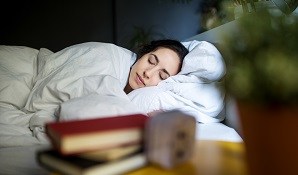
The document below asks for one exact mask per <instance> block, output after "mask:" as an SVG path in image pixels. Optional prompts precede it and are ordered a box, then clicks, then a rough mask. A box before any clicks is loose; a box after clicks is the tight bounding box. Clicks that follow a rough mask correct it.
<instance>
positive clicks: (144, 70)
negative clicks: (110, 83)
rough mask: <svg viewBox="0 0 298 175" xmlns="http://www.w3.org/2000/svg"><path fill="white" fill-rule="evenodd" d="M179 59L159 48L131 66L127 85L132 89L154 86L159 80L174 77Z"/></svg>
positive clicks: (174, 54) (173, 53)
mask: <svg viewBox="0 0 298 175" xmlns="http://www.w3.org/2000/svg"><path fill="white" fill-rule="evenodd" d="M179 65H180V59H179V57H178V55H177V54H176V52H174V51H173V50H171V49H168V48H163V47H160V48H158V49H157V50H155V51H152V52H150V53H147V54H145V55H143V56H142V57H141V58H140V59H138V61H137V62H136V63H135V64H134V65H133V66H132V68H131V71H130V74H129V79H128V83H129V85H130V87H131V88H132V89H138V88H141V87H145V86H156V85H157V84H158V83H159V82H160V81H161V80H165V79H167V78H168V77H169V76H172V75H176V74H177V73H178V71H179V67H180V66H179Z"/></svg>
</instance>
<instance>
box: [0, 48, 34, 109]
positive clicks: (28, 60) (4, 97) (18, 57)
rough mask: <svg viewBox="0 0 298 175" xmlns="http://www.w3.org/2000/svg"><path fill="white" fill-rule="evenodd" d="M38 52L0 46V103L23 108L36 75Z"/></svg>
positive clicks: (31, 49) (29, 49)
mask: <svg viewBox="0 0 298 175" xmlns="http://www.w3.org/2000/svg"><path fill="white" fill-rule="evenodd" d="M37 54H38V50H36V49H33V48H29V47H25V46H6V45H1V46H0V82H1V83H0V102H2V103H7V104H11V105H14V106H15V107H17V108H19V109H20V108H22V107H24V105H25V103H26V100H27V98H28V95H29V93H30V91H31V89H32V87H33V83H34V81H33V79H34V77H35V76H36V74H37V66H36V65H37V64H36V60H37Z"/></svg>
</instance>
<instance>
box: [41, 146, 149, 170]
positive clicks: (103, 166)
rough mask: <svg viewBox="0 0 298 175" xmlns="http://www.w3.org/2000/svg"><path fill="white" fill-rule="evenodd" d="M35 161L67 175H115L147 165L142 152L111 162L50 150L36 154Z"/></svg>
mask: <svg viewBox="0 0 298 175" xmlns="http://www.w3.org/2000/svg"><path fill="white" fill-rule="evenodd" d="M37 161H38V162H39V164H40V165H41V166H43V167H45V168H46V169H48V170H50V171H53V172H56V173H62V174H67V175H97V174H101V175H116V174H123V173H126V172H129V171H132V170H135V169H138V168H141V167H143V166H145V165H146V164H147V159H146V156H145V154H144V152H142V151H138V152H135V153H133V154H130V155H128V156H126V157H123V158H121V159H116V160H113V161H100V160H93V159H86V158H83V157H79V156H76V155H68V156H63V155H61V154H60V153H59V152H58V151H57V150H53V149H50V150H43V151H39V152H37Z"/></svg>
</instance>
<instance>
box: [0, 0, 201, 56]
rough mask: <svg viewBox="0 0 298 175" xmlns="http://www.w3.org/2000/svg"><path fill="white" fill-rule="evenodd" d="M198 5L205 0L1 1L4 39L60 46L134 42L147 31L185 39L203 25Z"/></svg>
mask: <svg viewBox="0 0 298 175" xmlns="http://www.w3.org/2000/svg"><path fill="white" fill-rule="evenodd" d="M199 6H200V0H192V1H190V2H189V3H182V2H173V1H169V0H168V1H167V0H150V1H148V0H147V1H146V0H81V1H76V0H73V1H71V0H67V1H62V0H61V1H55V0H52V1H51V0H40V1H37V0H22V1H18V0H9V1H8V0H7V1H6V2H5V1H1V12H0V13H1V14H0V15H1V16H0V17H1V26H0V44H2V45H23V46H29V47H33V48H36V49H39V48H41V47H44V48H48V49H50V50H52V51H59V50H61V49H63V48H65V47H67V46H70V45H73V44H77V43H82V42H88V41H98V42H111V43H114V44H117V45H120V46H123V47H126V48H129V47H131V40H133V39H134V38H142V36H145V37H147V38H148V37H149V38H154V39H159V38H171V39H177V40H180V41H183V40H185V39H187V38H189V37H191V36H193V35H196V34H198V31H200V13H199ZM142 32H143V33H142ZM140 33H142V35H141V36H140ZM138 34H139V35H138Z"/></svg>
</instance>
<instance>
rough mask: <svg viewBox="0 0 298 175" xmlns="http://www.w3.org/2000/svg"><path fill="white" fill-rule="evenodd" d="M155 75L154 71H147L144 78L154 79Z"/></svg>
mask: <svg viewBox="0 0 298 175" xmlns="http://www.w3.org/2000/svg"><path fill="white" fill-rule="evenodd" d="M153 74H154V69H146V70H145V71H144V72H143V77H144V78H147V79H148V78H150V77H152V75H153Z"/></svg>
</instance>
